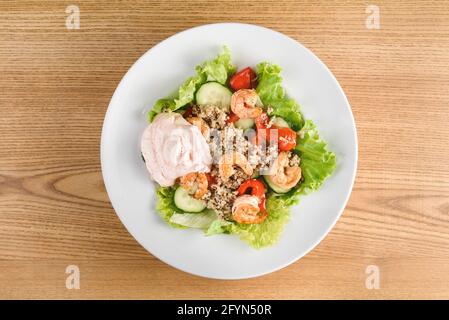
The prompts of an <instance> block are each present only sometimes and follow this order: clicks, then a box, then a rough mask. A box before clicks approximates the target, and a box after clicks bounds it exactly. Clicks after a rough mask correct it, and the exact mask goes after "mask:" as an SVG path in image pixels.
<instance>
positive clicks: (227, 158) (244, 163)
mask: <svg viewBox="0 0 449 320" xmlns="http://www.w3.org/2000/svg"><path fill="white" fill-rule="evenodd" d="M234 165H237V166H239V167H240V168H241V169H242V170H243V172H244V173H245V174H247V175H248V176H251V175H252V174H253V167H251V165H250V163H249V162H248V159H246V157H245V156H244V155H243V154H241V153H239V152H235V151H234V152H230V153H226V154H225V155H223V156H222V157H221V158H220V161H219V164H218V173H219V174H220V177H221V178H222V179H223V181H228V179H229V178H230V177H231V176H232V175H233V174H234V168H233V166H234Z"/></svg>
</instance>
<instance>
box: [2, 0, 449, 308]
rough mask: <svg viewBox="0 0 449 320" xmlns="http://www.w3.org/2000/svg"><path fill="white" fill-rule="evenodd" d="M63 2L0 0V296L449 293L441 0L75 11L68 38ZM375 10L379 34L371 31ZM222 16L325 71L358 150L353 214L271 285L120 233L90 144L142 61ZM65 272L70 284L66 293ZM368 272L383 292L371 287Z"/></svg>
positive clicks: (82, 5)
mask: <svg viewBox="0 0 449 320" xmlns="http://www.w3.org/2000/svg"><path fill="white" fill-rule="evenodd" d="M373 2H374V1H373ZM69 4H70V2H67V1H39V2H35V1H2V2H0V107H1V117H0V298H158V299H161V298H271V299H278V298H287V299H291V298H295V299H296V298H345V299H346V298H351V299H353V298H355V299H359V298H368V299H371V298H400V299H406V298H449V156H448V154H449V144H448V142H449V139H448V138H449V105H448V103H449V72H448V67H449V10H448V6H449V3H448V2H446V3H444V1H435V0H433V1H416V2H401V3H397V2H396V1H375V3H372V2H365V1H345V2H344V3H343V2H342V3H337V2H336V1H335V2H330V1H329V2H328V1H323V2H322V3H321V4H320V3H312V2H300V1H293V0H288V1H282V0H280V1H265V0H260V1H257V2H253V1H238V2H226V1H221V2H220V3H217V4H216V5H212V4H210V3H209V2H208V1H185V0H184V1H154V2H152V1H133V2H132V4H131V2H130V3H128V4H127V3H123V2H121V1H110V0H109V1H95V2H87V1H74V2H73V4H74V5H77V6H78V7H79V9H80V29H67V28H66V18H67V16H68V15H69V14H68V13H66V11H65V10H66V7H67V6H68V5H69ZM369 4H375V5H377V6H378V8H379V9H380V29H369V28H367V26H366V19H367V17H368V16H369V15H370V12H368V13H367V12H366V10H367V6H368V5H369ZM368 9H369V8H368ZM230 20H232V21H238V22H247V23H254V24H259V25H263V26H266V27H270V28H273V29H275V30H278V31H281V32H283V33H285V34H287V35H289V36H291V37H293V38H295V39H297V40H298V41H300V42H301V43H303V44H304V45H305V46H307V47H308V48H310V49H311V50H313V51H314V52H315V53H316V54H317V55H318V56H319V57H320V58H321V59H322V60H323V61H324V62H325V63H326V64H327V65H328V66H329V68H330V69H331V70H332V72H333V73H334V74H335V76H336V77H337V79H338V80H339V81H340V84H341V85H342V87H343V89H344V91H345V92H346V95H347V96H348V99H349V101H350V103H351V105H352V109H353V112H354V116H355V119H356V123H357V129H358V137H359V149H360V151H359V167H358V172H357V180H356V183H355V186H354V190H353V193H352V196H351V199H350V201H349V204H348V206H347V208H346V210H345V212H344V214H343V216H342V217H341V219H340V220H339V222H338V223H337V225H336V226H335V228H334V229H333V230H332V232H331V233H330V234H329V235H328V236H327V237H326V239H325V240H324V241H323V242H322V243H321V244H320V245H319V246H318V247H317V248H316V249H315V250H313V251H312V252H311V253H310V254H308V255H307V256H306V257H305V258H303V259H301V260H300V261H298V262H296V263H294V264H292V265H290V266H289V267H287V268H285V269H283V270H281V271H278V272H275V273H273V274H270V275H267V276H263V277H260V278H256V279H250V280H243V281H216V280H209V279H203V278H199V277H196V276H192V275H189V274H186V273H183V272H181V271H178V270H176V269H173V268H172V267H169V266H167V265H166V264H164V263H162V262H161V261H159V260H158V259H156V258H154V257H153V256H151V255H150V254H148V253H147V252H146V251H145V250H144V249H143V248H142V247H141V246H140V245H139V244H138V243H137V242H136V241H135V240H134V239H133V238H132V236H131V235H130V234H128V232H127V231H126V230H125V228H124V227H123V225H122V224H121V223H120V221H119V219H118V218H117V216H116V214H115V213H114V210H113V209H112V207H111V204H110V202H109V200H108V196H107V194H106V192H105V189H104V185H103V181H102V176H101V170H100V159H99V147H100V133H101V126H102V122H103V117H104V114H105V111H106V108H107V106H108V103H109V100H110V98H111V96H112V93H113V92H114V90H115V88H116V86H117V84H118V82H119V81H120V79H121V78H122V76H123V75H124V73H125V72H126V71H127V69H128V68H129V67H130V66H131V64H132V63H133V62H134V61H135V60H136V59H137V58H138V57H139V56H141V55H142V54H143V53H144V52H145V51H147V50H148V49H149V48H151V47H152V46H154V45H155V44H156V43H158V42H160V41H161V40H163V39H165V38H166V37H168V36H170V35H172V34H174V33H176V32H178V31H181V30H184V29H187V28H190V27H193V26H197V25H200V24H206V23H212V22H223V21H230ZM68 265H77V266H78V267H79V269H80V275H81V278H80V284H81V287H80V289H79V290H77V289H67V288H66V278H67V276H68V275H67V274H66V273H65V272H66V267H67V266H68ZM370 265H374V266H375V268H378V270H379V272H380V288H379V289H368V288H367V287H366V279H367V277H368V276H370V275H369V274H367V273H366V271H367V268H368V266H370ZM369 270H370V269H368V271H369Z"/></svg>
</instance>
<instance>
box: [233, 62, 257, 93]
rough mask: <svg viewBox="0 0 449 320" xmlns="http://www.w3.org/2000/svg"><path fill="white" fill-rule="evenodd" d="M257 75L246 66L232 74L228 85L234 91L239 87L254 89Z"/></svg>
mask: <svg viewBox="0 0 449 320" xmlns="http://www.w3.org/2000/svg"><path fill="white" fill-rule="evenodd" d="M256 78H257V75H256V73H255V72H254V70H253V69H251V68H250V67H247V68H245V69H243V70H241V71H239V72H237V73H236V74H234V75H233V76H232V78H231V80H230V81H229V85H230V86H231V88H232V89H234V91H237V90H240V89H254V88H255V87H256V86H257V80H256Z"/></svg>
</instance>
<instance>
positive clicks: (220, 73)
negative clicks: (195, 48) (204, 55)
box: [196, 46, 235, 84]
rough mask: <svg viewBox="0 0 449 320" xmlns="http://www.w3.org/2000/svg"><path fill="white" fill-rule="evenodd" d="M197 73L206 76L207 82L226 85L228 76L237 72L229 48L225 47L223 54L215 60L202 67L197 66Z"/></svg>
mask: <svg viewBox="0 0 449 320" xmlns="http://www.w3.org/2000/svg"><path fill="white" fill-rule="evenodd" d="M196 72H197V74H199V75H203V76H205V78H206V81H217V82H219V83H221V84H225V83H226V80H228V76H229V75H231V74H232V73H234V72H235V66H234V65H233V64H232V58H231V52H230V51H229V48H228V47H226V46H225V47H224V48H223V52H222V53H221V54H219V55H218V56H217V57H216V58H215V59H214V60H210V61H206V62H204V63H203V64H202V65H199V66H197V67H196Z"/></svg>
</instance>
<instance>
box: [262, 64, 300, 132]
mask: <svg viewBox="0 0 449 320" xmlns="http://www.w3.org/2000/svg"><path fill="white" fill-rule="evenodd" d="M281 71H282V69H281V67H279V66H278V65H276V64H271V63H269V62H262V63H259V64H258V65H257V81H258V85H257V88H256V90H257V93H258V94H259V96H260V99H261V100H262V102H263V104H264V105H266V106H270V107H271V108H272V109H273V113H272V115H275V116H278V117H281V118H283V119H284V120H285V121H287V123H288V124H289V126H290V127H291V128H292V129H293V130H295V131H297V130H299V129H301V127H302V126H303V124H304V120H303V118H302V115H301V111H300V107H299V104H298V103H297V102H296V101H295V100H293V99H291V98H288V97H287V96H286V93H285V90H284V88H283V87H282V77H281V75H280V74H281Z"/></svg>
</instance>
